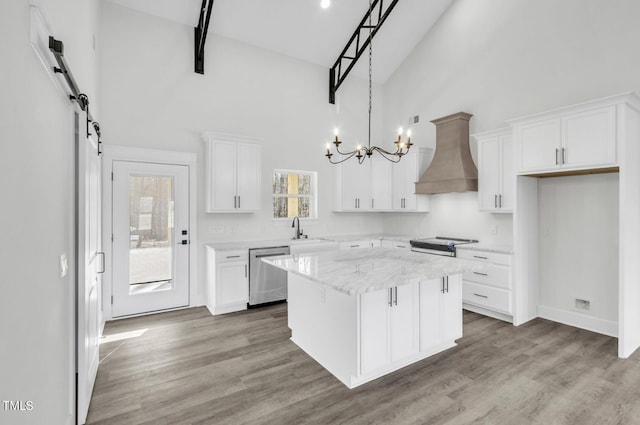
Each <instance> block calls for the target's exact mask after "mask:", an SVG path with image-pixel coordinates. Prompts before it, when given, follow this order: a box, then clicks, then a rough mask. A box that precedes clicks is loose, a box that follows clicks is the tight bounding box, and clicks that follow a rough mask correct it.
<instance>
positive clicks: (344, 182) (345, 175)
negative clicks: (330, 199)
mask: <svg viewBox="0 0 640 425" xmlns="http://www.w3.org/2000/svg"><path fill="white" fill-rule="evenodd" d="M337 167H338V179H337V183H338V188H337V189H338V194H340V196H339V198H338V202H339V205H338V209H339V210H343V211H363V210H364V211H366V210H369V209H371V161H370V160H368V159H365V160H364V162H363V163H362V164H359V163H358V161H357V160H356V159H355V158H352V159H350V160H348V161H345V162H343V163H342V164H339V165H338V166H337Z"/></svg>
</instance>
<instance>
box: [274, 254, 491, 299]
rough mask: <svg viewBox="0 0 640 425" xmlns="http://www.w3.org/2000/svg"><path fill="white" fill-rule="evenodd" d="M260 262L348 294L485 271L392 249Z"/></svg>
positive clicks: (479, 265) (455, 260)
mask: <svg viewBox="0 0 640 425" xmlns="http://www.w3.org/2000/svg"><path fill="white" fill-rule="evenodd" d="M262 261H265V262H267V263H269V264H272V265H274V266H276V267H278V268H281V269H284V270H287V271H289V272H292V273H295V274H297V275H300V276H302V277H305V278H307V279H310V280H312V281H315V282H318V283H320V284H321V285H325V286H328V287H330V288H332V289H335V290H337V291H340V292H343V293H345V294H348V295H353V294H358V293H364V292H369V291H375V290H377V289H384V288H390V287H392V286H396V285H401V284H406V283H410V282H415V281H420V280H426V279H433V278H438V277H442V276H448V275H454V274H459V273H463V272H467V271H482V270H483V269H484V268H485V265H484V264H482V263H480V262H477V261H470V260H461V259H459V258H453V257H444V256H439V255H425V254H422V253H417V252H407V251H405V250H398V249H393V248H371V249H354V250H344V251H328V252H319V253H310V254H304V255H288V256H282V257H277V258H269V259H267V258H265V259H263V260H262Z"/></svg>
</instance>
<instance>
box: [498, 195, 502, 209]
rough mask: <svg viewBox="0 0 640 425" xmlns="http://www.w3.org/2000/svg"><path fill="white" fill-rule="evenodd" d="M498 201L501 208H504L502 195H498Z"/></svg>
mask: <svg viewBox="0 0 640 425" xmlns="http://www.w3.org/2000/svg"><path fill="white" fill-rule="evenodd" d="M498 201H499V205H500V208H502V194H500V195H498Z"/></svg>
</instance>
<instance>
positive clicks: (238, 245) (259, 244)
mask: <svg viewBox="0 0 640 425" xmlns="http://www.w3.org/2000/svg"><path fill="white" fill-rule="evenodd" d="M359 239H387V240H393V241H399V242H409V239H413V237H411V236H398V235H385V234H380V233H375V234H364V235H329V236H320V237H312V238H309V239H271V240H256V241H233V242H214V243H207V244H205V245H206V246H208V247H210V248H213V249H215V250H220V251H225V250H232V249H252V248H266V247H272V246H284V245H291V244H295V243H305V242H312V241H315V242H322V241H329V242H345V241H355V240H359Z"/></svg>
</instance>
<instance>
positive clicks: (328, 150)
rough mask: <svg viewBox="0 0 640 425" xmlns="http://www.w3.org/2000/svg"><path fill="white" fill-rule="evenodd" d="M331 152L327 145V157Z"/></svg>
mask: <svg viewBox="0 0 640 425" xmlns="http://www.w3.org/2000/svg"><path fill="white" fill-rule="evenodd" d="M330 152H331V149H330V145H329V143H327V155H328V154H329V153H330Z"/></svg>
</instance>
